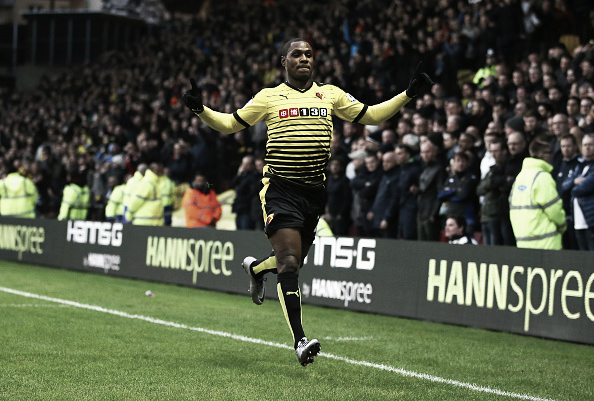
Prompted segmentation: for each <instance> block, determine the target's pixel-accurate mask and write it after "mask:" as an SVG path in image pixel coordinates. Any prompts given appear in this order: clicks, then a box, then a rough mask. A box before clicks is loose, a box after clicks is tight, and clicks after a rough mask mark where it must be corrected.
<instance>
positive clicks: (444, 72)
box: [0, 0, 594, 249]
mask: <svg viewBox="0 0 594 401" xmlns="http://www.w3.org/2000/svg"><path fill="white" fill-rule="evenodd" d="M205 3H206V6H204V7H203V8H202V10H201V12H200V13H197V14H194V15H189V14H185V15H180V14H173V15H172V16H171V17H170V18H168V19H167V20H166V21H163V22H161V23H160V29H159V30H158V31H156V32H158V33H155V34H154V35H151V36H147V37H145V38H143V39H142V40H141V41H140V42H139V43H136V44H135V45H134V46H131V47H130V48H127V49H125V50H119V51H110V52H107V53H105V54H102V55H101V56H100V57H98V58H97V59H95V60H93V61H92V62H91V63H87V64H85V65H81V66H78V67H75V68H72V69H70V70H69V71H67V72H65V73H62V74H59V75H56V76H46V77H44V78H43V79H42V80H41V81H40V84H39V85H38V87H37V88H36V89H35V90H34V91H18V90H13V91H8V92H4V93H2V97H1V100H0V155H1V156H0V178H4V177H6V176H7V175H8V174H9V173H11V172H14V171H19V170H20V172H21V173H22V174H24V175H26V176H29V177H30V178H31V179H32V181H33V182H34V183H35V186H36V187H37V190H38V193H39V197H38V200H37V203H36V216H38V217H45V218H56V217H58V215H59V213H60V207H61V204H62V201H63V194H64V188H65V187H66V186H67V185H69V184H70V183H72V182H77V183H78V184H80V185H81V186H84V185H86V186H88V190H89V209H88V215H87V217H86V218H87V219H89V220H104V219H106V214H105V207H106V205H107V203H108V200H109V197H110V196H111V194H112V192H113V190H114V188H115V187H116V186H118V185H121V184H124V183H126V182H127V181H128V180H129V179H130V177H132V176H134V174H135V173H136V172H137V170H138V166H140V165H145V166H146V165H148V166H149V169H151V168H150V166H151V165H152V166H157V167H154V168H152V169H151V170H157V171H154V173H155V174H156V175H158V176H166V177H168V178H169V179H170V180H171V182H172V183H173V186H174V188H175V189H174V190H173V195H172V196H173V198H174V199H173V208H174V209H179V208H180V207H182V203H181V200H182V197H183V195H184V194H185V192H186V190H188V189H192V188H194V187H195V181H196V173H197V172H200V173H201V175H203V176H204V177H205V179H206V181H207V182H208V183H209V184H210V189H211V190H213V191H214V192H215V193H218V194H221V193H223V192H225V191H228V190H234V191H235V194H236V197H235V203H234V205H233V213H234V214H236V217H237V219H236V225H237V228H238V229H261V225H262V223H261V221H260V220H261V212H259V209H258V208H259V206H258V191H259V184H258V178H259V176H260V174H261V169H262V165H263V159H264V156H265V151H266V149H265V144H266V126H265V125H263V124H258V125H256V126H254V127H250V128H249V129H245V130H243V131H240V132H238V133H236V134H234V135H229V136H226V135H222V134H220V133H217V132H214V131H212V130H211V129H210V128H208V127H207V126H206V125H204V124H203V123H202V122H201V121H200V119H199V118H198V117H197V116H195V115H193V114H192V113H191V112H190V111H189V110H188V109H187V108H186V107H184V106H183V104H181V101H180V96H181V94H182V93H183V92H184V91H185V90H187V89H188V86H189V78H190V77H194V78H196V80H197V82H198V83H199V85H200V86H201V87H202V88H203V89H204V95H203V96H204V100H205V104H206V105H208V106H209V107H211V108H213V109H216V110H219V111H224V112H233V111H235V110H236V109H238V108H241V107H242V106H243V105H244V104H245V103H246V102H247V101H248V100H249V99H250V98H251V97H252V96H253V95H255V93H257V92H258V91H259V90H260V89H262V88H263V87H269V86H275V85H278V84H280V83H281V82H283V81H284V70H283V68H282V67H281V65H280V56H279V49H280V47H281V46H282V44H283V43H284V42H285V41H286V40H288V39H290V38H293V37H303V38H305V39H307V40H308V41H309V42H310V43H311V44H312V46H313V48H314V50H315V61H316V71H315V80H316V81H318V82H324V83H329V84H334V85H337V86H339V87H341V88H342V89H344V90H345V91H347V92H348V93H350V94H351V95H353V96H354V97H355V98H357V99H358V100H359V101H361V102H363V103H366V104H376V103H378V102H381V101H383V100H386V99H388V98H390V97H392V96H394V95H395V94H397V93H400V92H402V91H403V90H405V89H406V88H407V86H408V80H409V78H410V76H411V73H412V71H414V68H415V67H416V66H417V64H418V63H419V62H420V61H422V62H423V63H424V67H425V70H426V71H427V73H428V74H429V75H430V76H431V77H432V78H433V79H434V80H435V82H436V83H437V84H436V85H435V86H433V87H432V88H431V90H430V91H429V92H427V93H424V94H422V95H419V96H418V97H417V98H415V99H413V100H412V101H411V102H410V103H409V104H408V105H407V106H406V108H405V109H403V110H402V111H401V112H400V113H398V114H397V115H396V116H394V117H393V118H392V119H391V120H390V121H388V122H386V123H385V124H382V125H381V126H363V125H360V124H351V123H345V122H342V121H341V120H338V119H336V121H335V124H334V138H333V142H332V158H331V162H330V164H329V166H328V183H327V192H328V207H327V213H326V215H324V216H323V217H324V221H325V222H327V223H328V227H329V228H330V229H331V230H332V232H333V233H334V234H335V235H357V236H375V237H387V238H404V239H413V240H414V239H418V240H443V239H444V237H443V236H444V233H446V231H447V230H445V231H444V229H446V216H449V215H454V214H455V215H462V216H464V217H465V223H466V225H465V227H464V232H465V233H467V234H468V235H469V236H470V237H472V238H473V239H474V238H476V239H478V241H479V242H483V243H487V244H493V245H514V243H515V242H514V238H513V233H511V232H510V230H511V229H510V225H509V210H508V209H509V207H508V206H509V205H508V204H507V199H508V196H509V191H510V190H511V185H512V183H513V181H514V178H515V176H516V175H517V174H518V173H519V171H520V169H521V166H522V160H523V159H524V158H525V157H527V156H528V149H529V146H530V143H531V141H532V140H533V139H534V138H536V137H542V136H545V137H547V138H548V140H549V141H550V143H551V146H552V149H553V151H554V158H553V167H554V170H553V173H552V174H553V177H554V178H555V179H556V181H557V182H558V190H559V194H560V196H562V197H563V199H564V207H565V208H566V213H567V218H568V220H569V222H570V224H569V225H571V219H572V216H573V210H572V208H571V204H572V193H571V188H569V189H565V190H563V185H562V184H563V182H564V181H565V180H567V179H568V178H571V176H572V174H575V172H576V171H578V170H579V171H580V172H581V173H583V171H584V166H585V165H588V164H589V163H590V162H591V161H593V162H594V145H588V144H589V143H590V142H592V137H591V136H590V135H589V133H594V107H593V104H594V41H593V39H594V24H593V18H594V4H592V2H591V1H590V0H521V1H520V0H502V1H495V0H482V1H481V0H478V1H470V0H469V1H462V0H460V1H455V0H437V1H431V0H414V1H406V0H389V1H388V0H359V1H351V0H334V1H328V2H292V1H272V0H267V1H237V2H232V3H233V6H230V3H229V2H227V1H218V2H205ZM578 166H579V167H578ZM583 174H594V168H593V169H592V171H590V172H588V169H586V172H585V173H583ZM194 189H196V188H194ZM592 197H593V198H594V193H593V194H592ZM486 206H487V207H486ZM219 218H220V216H219ZM208 225H212V222H209V224H208ZM592 229H594V227H592ZM446 234H447V233H446ZM566 236H567V238H566V239H564V241H565V242H564V247H565V248H567V249H577V248H578V245H577V244H576V243H575V241H574V240H573V239H572V238H571V237H570V234H567V235H566Z"/></svg>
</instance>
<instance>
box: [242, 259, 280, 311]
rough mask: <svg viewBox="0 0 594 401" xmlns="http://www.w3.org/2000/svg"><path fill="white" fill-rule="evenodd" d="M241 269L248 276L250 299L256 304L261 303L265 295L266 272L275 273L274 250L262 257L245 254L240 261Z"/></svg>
mask: <svg viewBox="0 0 594 401" xmlns="http://www.w3.org/2000/svg"><path fill="white" fill-rule="evenodd" d="M241 267H243V270H245V272H246V273H247V274H248V275H249V276H250V287H249V293H250V296H251V297H252V301H253V302H254V303H255V304H256V305H262V303H263V302H264V297H265V296H266V286H265V285H264V282H265V281H266V279H265V278H264V275H265V274H266V273H274V274H276V272H277V270H276V257H275V256H274V252H272V253H271V254H270V255H268V256H267V257H265V258H263V259H256V258H254V257H253V256H247V257H246V258H245V259H243V262H242V263H241Z"/></svg>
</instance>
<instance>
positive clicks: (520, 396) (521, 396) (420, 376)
mask: <svg viewBox="0 0 594 401" xmlns="http://www.w3.org/2000/svg"><path fill="white" fill-rule="evenodd" d="M0 291H3V292H7V293H9V294H14V295H20V296H23V297H28V298H34V299H41V300H44V301H50V302H56V303H59V304H62V305H68V306H74V307H77V308H82V309H88V310H92V311H95V312H103V313H109V314H111V315H116V316H120V317H125V318H128V319H137V320H143V321H145V322H149V323H154V324H160V325H163V326H168V327H175V328H178V329H186V330H193V331H198V332H201V333H207V334H211V335H215V336H220V337H226V338H231V339H233V340H239V341H244V342H250V343H254V344H263V345H268V346H270V347H276V348H282V349H290V350H293V348H292V347H290V346H288V345H286V344H280V343H275V342H271V341H265V340H261V339H259V338H251V337H246V336H240V335H237V334H231V333H227V332H224V331H218V330H210V329H204V328H202V327H192V326H187V325H185V324H182V323H175V322H169V321H166V320H161V319H155V318H152V317H149V316H142V315H133V314H129V313H126V312H122V311H118V310H113V309H107V308H103V307H101V306H95V305H88V304H81V303H79V302H74V301H68V300H65V299H59V298H51V297H46V296H45V295H39V294H32V293H30V292H24V291H18V290H13V289H11V288H6V287H0ZM318 356H323V357H326V358H329V359H334V360H337V361H342V362H346V363H349V364H351V365H357V366H366V367H369V368H373V369H379V370H383V371H387V372H393V373H397V374H399V375H401V376H406V377H414V378H417V379H422V380H428V381H431V382H436V383H445V384H449V385H452V386H456V387H461V388H466V389H469V390H473V391H478V392H481V393H489V394H495V395H502V396H506V397H510V398H517V399H520V400H529V401H555V400H553V399H550V398H540V397H535V396H532V395H529V394H519V393H513V392H510V391H504V390H498V389H494V388H490V387H484V386H479V385H477V384H473V383H465V382H461V381H458V380H452V379H445V378H443V377H439V376H433V375H429V374H426V373H417V372H413V371H410V370H405V369H402V368H396V367H393V366H389V365H383V364H378V363H373V362H367V361H358V360H355V359H350V358H345V357H342V356H338V355H332V354H327V353H325V352H321V353H320V354H319V355H318Z"/></svg>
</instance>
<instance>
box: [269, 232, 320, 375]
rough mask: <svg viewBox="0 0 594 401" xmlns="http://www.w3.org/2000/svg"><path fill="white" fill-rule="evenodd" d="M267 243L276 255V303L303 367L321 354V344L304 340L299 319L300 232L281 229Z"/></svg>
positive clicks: (305, 338) (314, 340)
mask: <svg viewBox="0 0 594 401" xmlns="http://www.w3.org/2000/svg"><path fill="white" fill-rule="evenodd" d="M270 243H271V244H272V247H273V249H274V252H275V255H276V263H277V269H278V284H277V292H278V297H279V301H280V303H281V306H282V308H283V312H284V314H285V318H286V320H287V324H288V325H289V329H290V330H291V334H292V335H293V346H294V348H295V353H296V355H297V360H298V361H299V363H300V364H301V365H303V366H306V365H307V364H309V363H312V362H313V357H314V356H316V355H317V354H318V352H319V351H320V342H319V341H318V340H316V339H313V340H311V341H309V340H308V339H307V337H306V336H305V332H304V330H303V324H302V320H301V291H300V290H299V269H300V267H301V264H302V255H301V252H302V241H301V233H300V231H299V230H298V229H295V228H282V229H279V230H277V231H276V232H275V233H274V234H273V235H271V236H270ZM310 245H311V244H310ZM308 248H309V246H308Z"/></svg>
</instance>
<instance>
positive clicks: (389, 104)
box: [359, 62, 435, 125]
mask: <svg viewBox="0 0 594 401" xmlns="http://www.w3.org/2000/svg"><path fill="white" fill-rule="evenodd" d="M425 85H429V86H433V85H435V82H433V80H432V79H431V77H429V75H427V73H425V72H423V62H420V63H419V64H418V65H417V68H416V69H415V72H414V74H413V76H412V77H411V79H410V82H409V84H408V88H407V89H406V90H405V91H403V92H401V93H399V94H398V95H396V96H394V97H393V98H392V99H389V100H386V101H385V102H382V103H379V104H376V105H374V106H369V107H368V109H367V111H366V112H365V115H364V116H363V117H362V118H361V119H360V120H359V122H360V123H361V124H370V125H378V124H381V123H383V122H384V121H386V120H388V119H390V118H392V117H393V116H394V114H396V113H398V112H399V111H400V109H402V108H403V107H404V106H405V105H406V104H407V103H408V102H410V101H411V99H412V98H414V97H415V96H417V94H418V93H419V91H420V89H421V88H422V87H423V86H425Z"/></svg>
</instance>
